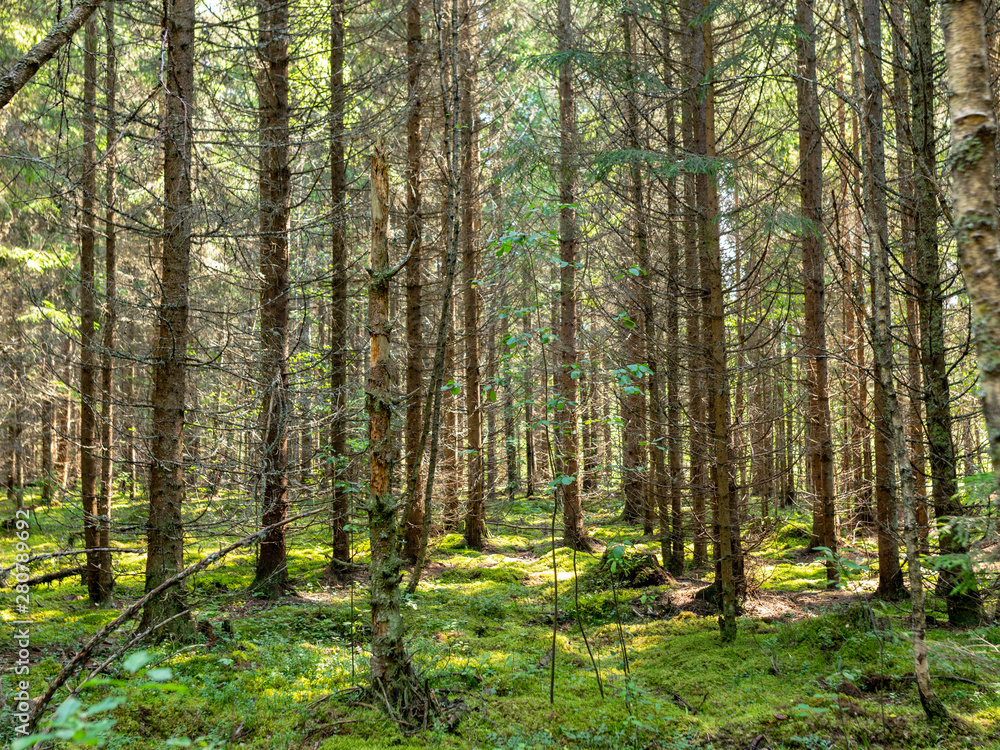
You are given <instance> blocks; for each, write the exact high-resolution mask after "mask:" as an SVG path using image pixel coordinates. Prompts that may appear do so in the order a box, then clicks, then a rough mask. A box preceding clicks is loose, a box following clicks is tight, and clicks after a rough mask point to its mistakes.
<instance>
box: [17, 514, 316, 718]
mask: <svg viewBox="0 0 1000 750" xmlns="http://www.w3.org/2000/svg"><path fill="white" fill-rule="evenodd" d="M325 512H327V509H326V508H318V509H316V510H310V511H308V512H307V513H300V514H299V515H297V516H293V517H292V518H287V519H285V520H284V521H279V522H278V523H273V524H271V525H270V526H264V527H263V528H261V529H258V530H257V531H255V532H254V533H253V534H251V535H250V536H247V537H244V538H243V539H240V540H239V541H238V542H233V543H232V544H230V545H229V546H228V547H223V548H222V549H220V550H219V551H218V552H213V553H212V554H210V555H208V556H207V557H203V558H202V559H201V560H199V561H198V562H196V563H195V564H194V565H189V566H188V567H187V568H185V569H184V570H182V571H181V572H180V573H178V574H177V575H175V576H171V577H170V578H168V579H167V580H165V581H164V582H163V583H161V584H160V585H159V586H157V587H156V588H155V589H153V590H152V591H150V592H149V593H148V594H146V595H145V596H143V597H142V598H141V599H138V600H137V601H135V602H134V603H133V604H130V605H129V606H128V607H126V608H125V609H124V610H122V613H121V614H120V615H118V617H116V618H115V619H114V620H112V621H111V622H109V623H108V624H107V625H105V626H104V627H103V628H101V629H100V630H98V631H97V632H96V633H95V634H94V636H93V637H92V638H91V639H90V640H89V641H87V642H86V643H85V644H84V645H83V648H81V649H80V650H79V651H77V652H76V654H74V655H73V658H72V659H70V660H69V663H67V664H66V666H64V667H63V668H62V671H60V672H59V674H58V675H57V676H56V678H55V679H54V680H52V682H50V683H49V687H48V689H47V690H46V691H45V694H44V695H43V696H42V697H41V698H39V699H38V702H37V703H36V704H35V707H34V708H33V709H32V710H31V716H30V717H28V729H29V731H34V730H35V729H36V727H37V725H38V718H39V717H40V716H41V714H42V712H43V711H44V710H45V707H46V706H48V705H49V702H50V701H51V700H52V697H53V696H54V695H55V694H56V691H57V690H58V689H59V688H61V687H62V686H63V685H65V684H66V680H68V679H69V678H70V677H72V676H73V673H74V672H76V670H77V669H78V668H79V666H80V665H81V664H83V663H84V662H86V660H87V659H88V657H89V656H90V653H91V651H93V650H94V647H95V646H97V644H99V643H102V642H103V641H104V638H105V637H106V636H107V635H108V634H109V633H113V632H114V631H115V630H117V629H118V628H120V627H121V626H122V625H123V624H124V623H125V622H127V621H128V620H130V619H131V618H132V617H133V616H134V615H135V614H136V613H137V612H138V611H139V610H140V609H142V607H143V606H144V605H145V604H146V602H148V601H149V600H150V599H152V598H153V597H155V596H159V595H160V594H162V593H163V592H164V591H166V590H167V589H169V588H171V587H172V586H176V585H177V584H178V583H180V582H181V581H183V580H184V579H185V578H187V577H188V576H190V575H191V574H192V573H197V572H198V571H199V570H204V569H205V568H207V567H208V566H209V565H211V564H213V563H215V562H217V561H219V560H221V559H222V558H223V557H225V556H226V555H228V554H229V553H230V552H232V551H233V550H236V549H239V548H240V547H245V546H247V545H248V544H253V543H254V542H255V541H256V540H258V539H260V538H261V537H262V536H264V535H265V534H267V532H269V531H273V530H274V529H277V528H280V527H282V526H287V525H288V524H290V523H292V522H293V521H299V520H301V519H303V518H308V517H309V516H315V515H317V514H318V513H325Z"/></svg>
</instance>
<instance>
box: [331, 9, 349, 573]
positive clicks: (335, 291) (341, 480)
mask: <svg viewBox="0 0 1000 750" xmlns="http://www.w3.org/2000/svg"><path fill="white" fill-rule="evenodd" d="M345 12H346V6H345V0H333V1H332V4H331V6H330V195H331V197H330V201H331V204H332V209H333V217H332V225H331V228H330V273H331V277H332V280H331V283H330V408H331V410H332V412H333V413H332V418H331V420H330V455H329V459H328V460H329V464H328V466H329V472H330V495H331V498H330V509H331V511H332V519H331V523H332V527H333V550H332V552H333V560H332V562H331V564H330V570H331V572H333V573H335V574H340V573H343V572H345V571H346V570H347V567H346V566H345V565H343V563H345V562H349V561H350V557H351V539H350V536H349V534H348V533H347V528H346V527H347V525H348V522H349V521H350V513H351V495H350V491H349V489H348V482H347V475H346V468H347V349H348V334H349V330H348V325H349V323H348V321H349V314H348V300H347V279H348V271H347V161H346V159H345V158H344V146H345V143H346V140H347V138H346V135H345V130H344V109H345V106H346V102H347V91H346V88H345V85H344V41H345V38H344V37H345V33H346V18H345Z"/></svg>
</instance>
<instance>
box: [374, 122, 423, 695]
mask: <svg viewBox="0 0 1000 750" xmlns="http://www.w3.org/2000/svg"><path fill="white" fill-rule="evenodd" d="M371 209H372V214H371V215H372V228H371V261H370V266H371V280H370V281H369V285H368V331H369V335H370V337H371V348H370V355H369V362H368V381H367V383H366V385H365V409H366V410H367V412H368V451H369V470H370V475H369V487H368V520H369V531H368V535H369V540H370V542H371V565H370V566H369V570H370V574H371V583H370V590H371V611H372V641H371V654H372V657H371V681H372V687H373V688H374V689H375V694H376V695H378V693H379V691H380V690H384V691H385V693H386V697H387V700H388V701H389V702H390V704H391V706H392V708H399V707H400V706H401V705H402V703H403V701H405V700H406V699H407V691H406V685H407V684H408V682H409V681H410V678H411V677H412V668H411V666H410V660H409V657H407V655H406V649H405V646H404V643H403V635H404V633H403V618H402V613H401V611H400V602H401V597H400V591H399V582H400V581H401V580H402V575H401V574H400V566H401V564H402V559H401V558H400V556H399V545H398V544H397V539H398V533H397V526H396V503H395V500H394V499H393V496H392V486H391V484H390V466H391V465H392V453H393V442H394V440H393V433H392V380H391V374H390V369H389V330H390V327H391V324H390V320H389V283H390V281H391V279H392V274H393V273H394V270H393V269H391V268H390V267H389V161H388V154H387V152H386V148H385V142H384V140H380V141H379V143H378V144H376V146H375V150H374V153H373V154H372V157H371ZM395 270H398V268H397V269H395Z"/></svg>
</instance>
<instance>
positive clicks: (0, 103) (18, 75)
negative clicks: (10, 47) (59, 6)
mask: <svg viewBox="0 0 1000 750" xmlns="http://www.w3.org/2000/svg"><path fill="white" fill-rule="evenodd" d="M101 2H102V0H82V1H81V2H80V3H78V4H77V5H76V6H75V7H74V8H73V9H72V10H70V12H69V13H67V14H66V16H65V18H63V19H62V20H61V21H59V22H58V23H57V24H56V25H55V26H53V27H52V30H51V31H49V33H48V34H46V35H45V38H44V39H42V41H40V42H39V43H38V44H36V45H35V46H34V47H32V48H31V49H30V50H29V51H28V53H27V54H26V55H24V56H23V57H22V58H21V59H19V60H18V61H17V62H15V63H14V64H13V65H12V66H11V67H10V68H9V69H8V70H7V72H6V73H4V74H3V76H2V77H0V109H3V108H4V107H6V106H7V104H8V103H9V102H10V100H11V99H12V98H14V95H15V94H16V93H17V92H18V91H20V90H21V89H22V88H23V87H24V85H25V84H26V83H28V81H30V80H31V78H32V76H34V75H35V73H37V72H38V69H39V68H41V67H42V66H43V65H44V64H45V63H47V62H48V61H49V60H51V59H52V58H53V57H54V56H55V54H56V53H57V52H58V51H59V50H60V49H62V47H63V45H65V44H67V43H68V42H69V40H70V39H72V38H73V34H75V33H76V32H77V31H78V30H79V29H80V27H81V26H83V25H84V24H85V23H87V21H88V20H89V19H90V17H91V16H92V15H93V13H94V11H95V10H97V8H98V7H99V6H100V5H101ZM94 33H95V38H96V33H97V31H96V28H95V31H94Z"/></svg>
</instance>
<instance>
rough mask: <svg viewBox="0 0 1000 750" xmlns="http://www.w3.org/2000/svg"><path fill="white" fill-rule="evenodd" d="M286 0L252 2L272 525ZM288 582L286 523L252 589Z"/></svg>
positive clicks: (282, 480)
mask: <svg viewBox="0 0 1000 750" xmlns="http://www.w3.org/2000/svg"><path fill="white" fill-rule="evenodd" d="M288 38H289V28H288V3H287V2H285V0H261V1H260V2H258V4H257V54H258V56H259V64H260V72H259V73H258V75H257V100H258V102H257V106H258V117H259V123H260V155H259V159H260V175H259V183H258V192H259V198H258V199H259V201H260V206H259V212H260V213H259V228H260V274H261V284H262V285H261V291H260V337H261V380H262V384H261V385H262V387H261V393H262V395H263V400H262V402H261V413H260V418H261V435H262V436H263V440H264V442H263V445H262V446H261V459H262V464H263V465H262V470H263V477H262V480H263V486H264V495H263V498H262V500H261V511H262V512H261V524H262V525H263V526H273V525H274V524H278V523H281V522H282V521H284V520H285V518H286V517H287V515H288V423H289V421H290V417H291V414H290V412H291V406H292V404H291V399H290V398H289V395H288V315H289V301H290V299H289V298H290V289H289V286H288V219H289V210H290V204H291V185H292V179H291V170H290V167H289V164H288ZM287 586H288V563H287V560H286V549H285V527H284V526H280V527H278V528H275V529H272V530H271V531H269V532H268V533H267V535H266V536H265V537H264V538H263V539H261V542H260V554H259V555H258V556H257V570H256V573H255V575H254V582H253V588H254V589H255V590H257V591H258V592H260V593H262V594H264V595H266V596H267V597H268V598H272V599H273V598H277V597H279V596H281V595H282V594H284V592H285V589H286V588H287Z"/></svg>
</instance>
